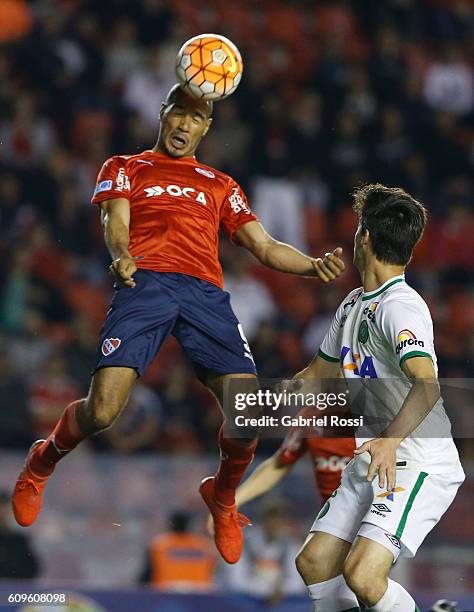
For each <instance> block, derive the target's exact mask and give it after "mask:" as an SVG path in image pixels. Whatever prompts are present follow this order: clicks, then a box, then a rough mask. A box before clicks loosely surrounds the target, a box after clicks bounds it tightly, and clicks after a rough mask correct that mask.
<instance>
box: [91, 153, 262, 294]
mask: <svg viewBox="0 0 474 612" xmlns="http://www.w3.org/2000/svg"><path fill="white" fill-rule="evenodd" d="M114 198H125V199H127V200H128V201H129V202H130V244H129V251H130V253H131V254H132V255H133V257H141V258H142V259H139V260H137V262H136V265H137V266H138V267H139V268H145V269H147V270H154V271H156V272H180V273H182V274H188V275H190V276H196V277H197V278H201V279H203V280H205V281H208V282H210V283H213V284H214V285H217V286H218V287H221V288H222V286H223V277H222V268H221V265H220V263H219V260H218V245H219V229H220V228H222V229H223V230H224V231H225V233H226V234H227V236H228V237H229V239H230V240H232V237H233V234H234V232H236V231H237V230H238V229H239V228H240V227H242V226H243V225H244V224H245V223H248V222H249V221H255V220H256V219H257V217H256V216H255V215H254V214H253V213H252V211H251V210H250V208H249V205H248V202H247V198H246V197H245V194H244V193H243V191H242V189H241V188H240V187H239V185H238V184H237V183H236V182H235V181H234V180H233V179H231V178H230V177H229V176H227V175H226V174H223V173H222V172H219V171H218V170H214V168H210V167H209V166H204V165H203V164H200V163H199V162H198V161H197V160H196V159H195V158H194V157H181V158H175V157H169V156H168V155H165V154H163V153H154V152H153V151H144V152H143V153H139V154H137V155H118V156H115V157H111V158H110V159H108V160H107V161H106V162H105V163H104V165H103V166H102V169H101V171H100V173H99V176H98V177H97V184H96V188H95V191H94V195H93V197H92V203H93V204H98V203H99V202H103V201H104V200H111V199H114Z"/></svg>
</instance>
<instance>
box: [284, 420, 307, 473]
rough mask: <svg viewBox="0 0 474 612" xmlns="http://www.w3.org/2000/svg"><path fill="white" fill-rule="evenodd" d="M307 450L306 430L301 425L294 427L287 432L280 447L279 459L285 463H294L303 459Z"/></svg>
mask: <svg viewBox="0 0 474 612" xmlns="http://www.w3.org/2000/svg"><path fill="white" fill-rule="evenodd" d="M307 450H308V445H307V443H306V438H305V430H304V429H302V428H301V427H293V428H292V429H290V431H289V432H288V433H287V434H286V436H285V439H284V440H283V442H282V444H281V446H280V448H279V449H278V461H279V462H280V463H281V464H283V465H293V464H294V463H296V462H297V461H298V460H299V459H301V457H302V456H303V455H304V454H305V453H306V451H307Z"/></svg>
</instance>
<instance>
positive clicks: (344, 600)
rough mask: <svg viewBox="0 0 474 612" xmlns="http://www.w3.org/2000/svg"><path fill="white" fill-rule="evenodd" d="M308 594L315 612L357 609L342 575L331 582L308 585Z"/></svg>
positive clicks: (355, 599) (353, 597)
mask: <svg viewBox="0 0 474 612" xmlns="http://www.w3.org/2000/svg"><path fill="white" fill-rule="evenodd" d="M308 593H309V596H310V598H311V601H312V602H313V606H314V607H313V610H317V612H334V611H335V610H338V611H339V610H350V609H352V608H357V609H359V604H358V603H357V598H356V596H355V595H354V593H353V592H352V591H351V590H350V588H349V587H348V586H347V584H346V581H345V580H344V576H342V574H341V575H339V576H336V577H335V578H331V580H325V581H324V582H318V583H317V584H310V585H309V586H308Z"/></svg>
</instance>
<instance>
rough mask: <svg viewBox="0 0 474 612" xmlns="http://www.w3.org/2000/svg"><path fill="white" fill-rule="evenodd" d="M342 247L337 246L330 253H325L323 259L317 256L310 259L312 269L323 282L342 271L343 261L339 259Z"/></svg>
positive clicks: (335, 276) (332, 278)
mask: <svg viewBox="0 0 474 612" xmlns="http://www.w3.org/2000/svg"><path fill="white" fill-rule="evenodd" d="M341 255H342V249H341V247H338V248H337V249H334V251H333V252H332V253H326V254H325V256H324V259H321V258H320V257H318V258H317V259H312V260H311V263H312V266H313V269H314V274H315V276H317V277H318V278H319V279H320V280H322V281H323V282H324V283H329V282H330V281H332V280H334V279H336V278H337V277H338V276H340V275H341V274H342V273H343V272H344V268H345V265H344V262H343V261H342V259H341Z"/></svg>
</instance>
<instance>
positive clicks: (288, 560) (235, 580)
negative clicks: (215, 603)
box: [223, 500, 304, 606]
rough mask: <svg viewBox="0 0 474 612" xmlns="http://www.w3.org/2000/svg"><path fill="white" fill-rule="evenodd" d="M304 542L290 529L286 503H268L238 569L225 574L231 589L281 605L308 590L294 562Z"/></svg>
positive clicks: (248, 541)
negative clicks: (283, 600) (305, 589)
mask: <svg viewBox="0 0 474 612" xmlns="http://www.w3.org/2000/svg"><path fill="white" fill-rule="evenodd" d="M299 546H300V543H299V542H298V541H297V540H296V539H293V538H292V536H291V535H290V533H289V530H288V514H287V512H286V509H285V506H284V504H283V502H281V501H278V500H274V501H272V502H267V503H266V505H265V506H264V507H263V509H262V512H261V514H260V520H259V524H258V525H254V526H253V527H252V535H251V537H249V538H248V539H247V540H246V543H245V548H244V552H243V555H242V558H241V560H240V562H239V564H238V565H237V566H234V567H231V568H230V567H229V568H226V570H227V571H225V572H224V573H223V576H224V579H225V580H226V583H227V584H228V586H229V587H230V588H231V589H233V590H237V591H240V592H243V593H246V594H247V595H252V596H254V597H260V598H263V599H265V601H266V603H267V605H269V606H272V605H275V604H277V603H278V602H279V601H280V600H281V599H282V598H283V597H284V596H286V595H290V594H294V593H300V592H301V591H303V589H304V585H303V583H302V582H301V578H300V576H299V575H298V573H297V571H296V567H295V563H294V559H295V555H296V553H297V551H298V548H299Z"/></svg>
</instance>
